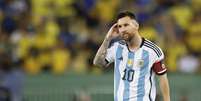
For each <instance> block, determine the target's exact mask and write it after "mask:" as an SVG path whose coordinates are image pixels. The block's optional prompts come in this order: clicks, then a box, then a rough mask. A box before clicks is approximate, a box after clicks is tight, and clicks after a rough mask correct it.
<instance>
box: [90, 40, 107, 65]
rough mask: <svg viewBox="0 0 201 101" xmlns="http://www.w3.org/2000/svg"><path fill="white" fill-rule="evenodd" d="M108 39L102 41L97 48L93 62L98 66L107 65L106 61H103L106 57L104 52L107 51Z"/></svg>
mask: <svg viewBox="0 0 201 101" xmlns="http://www.w3.org/2000/svg"><path fill="white" fill-rule="evenodd" d="M110 41H111V40H110V39H105V40H104V41H103V43H102V45H101V46H100V48H99V49H98V51H97V53H96V56H95V58H94V61H93V63H94V64H95V65H98V66H104V67H106V66H107V62H106V61H105V57H106V52H107V48H108V46H109V43H110Z"/></svg>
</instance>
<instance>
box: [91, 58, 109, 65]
mask: <svg viewBox="0 0 201 101" xmlns="http://www.w3.org/2000/svg"><path fill="white" fill-rule="evenodd" d="M93 65H95V66H98V67H106V65H105V64H104V63H102V62H101V60H99V61H98V60H97V59H94V60H93Z"/></svg>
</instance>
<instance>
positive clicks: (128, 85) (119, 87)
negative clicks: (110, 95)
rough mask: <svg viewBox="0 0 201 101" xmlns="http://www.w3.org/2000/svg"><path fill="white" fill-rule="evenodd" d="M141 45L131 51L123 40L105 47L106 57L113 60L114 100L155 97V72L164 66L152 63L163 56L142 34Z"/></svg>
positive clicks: (143, 100)
mask: <svg viewBox="0 0 201 101" xmlns="http://www.w3.org/2000/svg"><path fill="white" fill-rule="evenodd" d="M142 39H143V41H142V44H141V46H140V48H139V49H138V50H137V51H135V52H132V51H130V50H129V49H128V47H127V44H126V43H123V42H122V41H118V42H115V43H114V44H113V45H112V46H111V47H110V48H108V49H107V54H106V60H107V62H109V63H112V62H114V65H115V68H114V101H155V96H156V87H155V74H164V73H165V72H166V68H164V67H163V68H162V69H159V71H154V70H153V68H152V67H153V65H154V64H155V63H157V62H159V61H161V60H163V58H164V54H163V52H162V51H161V49H160V48H159V47H158V46H157V45H155V44H154V43H152V42H151V41H149V40H147V39H144V38H142Z"/></svg>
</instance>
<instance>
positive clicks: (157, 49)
mask: <svg viewBox="0 0 201 101" xmlns="http://www.w3.org/2000/svg"><path fill="white" fill-rule="evenodd" d="M143 46H144V47H145V48H146V49H147V50H149V51H151V52H152V53H153V54H156V55H157V57H161V56H162V55H163V52H162V50H161V48H160V47H159V46H157V45H156V44H155V43H153V42H151V41H150V40H148V39H144V42H143Z"/></svg>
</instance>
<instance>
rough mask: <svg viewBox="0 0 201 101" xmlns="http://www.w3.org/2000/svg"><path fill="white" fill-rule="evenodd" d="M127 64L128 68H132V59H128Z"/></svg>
mask: <svg viewBox="0 0 201 101" xmlns="http://www.w3.org/2000/svg"><path fill="white" fill-rule="evenodd" d="M127 66H128V67H129V68H132V66H133V59H128V62H127Z"/></svg>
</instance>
